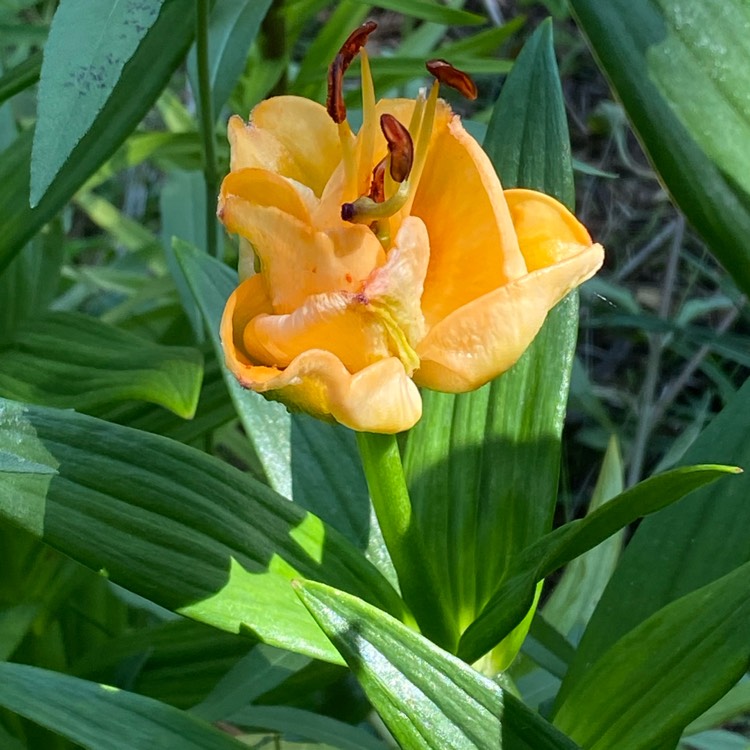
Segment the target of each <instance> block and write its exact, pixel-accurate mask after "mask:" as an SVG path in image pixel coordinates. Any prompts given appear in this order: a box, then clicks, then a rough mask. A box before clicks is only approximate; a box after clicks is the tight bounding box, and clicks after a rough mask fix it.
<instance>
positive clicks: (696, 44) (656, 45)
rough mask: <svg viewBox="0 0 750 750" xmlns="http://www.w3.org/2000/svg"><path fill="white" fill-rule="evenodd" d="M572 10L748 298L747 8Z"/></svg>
mask: <svg viewBox="0 0 750 750" xmlns="http://www.w3.org/2000/svg"><path fill="white" fill-rule="evenodd" d="M570 5H571V8H572V9H573V12H574V13H575V15H576V18H577V20H578V23H579V25H580V26H581V28H582V29H583V31H584V33H585V34H586V36H587V37H588V38H589V41H590V42H591V45H592V47H593V49H594V53H595V54H596V56H597V58H598V60H599V62H600V64H601V66H602V67H603V68H604V71H605V73H606V74H607V76H608V77H609V79H610V81H611V83H612V85H613V86H614V88H615V91H616V92H617V94H618V96H619V98H620V100H621V101H622V103H623V104H624V106H625V109H626V111H627V113H628V116H629V117H630V119H631V121H632V123H633V126H634V128H635V130H636V132H637V133H638V135H639V137H640V140H641V142H642V143H643V145H644V146H645V148H646V150H647V152H648V154H649V157H650V158H651V160H652V162H653V163H654V166H655V167H656V169H657V170H658V172H659V174H660V176H661V178H662V180H663V181H664V183H665V184H666V186H667V188H668V190H669V191H670V193H671V194H672V196H673V197H674V199H675V202H676V203H677V205H678V206H679V207H680V208H681V209H682V210H683V211H684V212H685V215H686V216H687V217H688V219H689V220H690V221H691V222H692V223H693V224H694V225H695V227H696V229H698V231H699V232H701V234H702V235H703V237H704V238H705V239H706V241H707V242H708V244H709V245H710V246H711V248H712V250H713V251H714V253H715V254H716V256H717V257H718V258H719V260H720V261H721V262H722V263H723V264H724V265H725V266H726V268H727V270H728V271H729V272H730V273H731V274H732V275H733V276H734V279H735V281H736V282H737V284H738V285H739V286H740V287H741V288H742V289H744V291H745V292H746V293H747V292H749V291H750V241H749V240H748V238H749V237H750V182H748V176H747V175H748V172H747V160H748V153H750V151H748V145H749V144H750V108H749V107H748V103H747V100H746V98H745V97H744V94H743V92H745V91H747V88H748V86H749V85H750V66H749V65H748V39H750V36H749V35H748V31H749V30H750V11H749V10H748V7H747V4H746V3H745V2H744V0H727V2H723V3H720V4H716V5H714V4H707V3H695V2H692V1H691V0H658V2H654V0H635V1H633V0H610V1H609V2H599V0H571V3H570Z"/></svg>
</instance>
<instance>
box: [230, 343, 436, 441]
mask: <svg viewBox="0 0 750 750" xmlns="http://www.w3.org/2000/svg"><path fill="white" fill-rule="evenodd" d="M228 349H229V350H230V351H228ZM231 349H232V347H231V345H230V346H229V347H227V345H226V343H225V355H226V361H227V366H228V367H229V369H230V370H231V371H232V373H233V374H234V376H235V377H236V378H237V379H238V380H239V382H240V383H241V384H242V385H243V386H244V387H245V388H249V389H251V390H254V391H256V392H258V393H262V394H263V395H264V396H266V398H270V399H273V400H275V401H281V402H282V403H284V404H286V405H287V406H288V407H289V408H290V409H292V410H300V411H304V412H307V413H308V414H311V415H312V416H315V417H318V418H321V419H333V420H335V421H337V422H339V423H340V424H343V425H345V426H346V427H350V428H351V429H352V430H358V431H360V432H381V433H386V434H390V433H395V432H402V431H403V430H408V429H409V428H410V427H413V426H414V425H415V424H416V423H417V422H418V421H419V418H420V417H421V416H422V399H421V397H420V395H419V390H418V389H417V387H416V385H414V383H413V382H412V380H411V379H410V378H409V377H407V375H406V372H405V370H404V366H403V365H402V364H401V361H400V360H398V359H396V358H395V357H389V358H388V359H381V360H380V361H378V362H375V363H374V364H372V365H370V366H369V367H366V368H365V369H364V370H360V371H359V372H358V373H356V374H354V375H352V374H351V373H350V372H349V371H348V370H347V369H346V367H344V365H343V364H342V363H341V361H340V360H339V359H337V358H336V356H335V355H333V354H331V353H330V352H327V351H321V350H316V349H311V350H308V351H306V352H305V353H304V354H301V355H300V356H299V357H297V358H296V359H294V360H293V361H292V362H291V364H290V365H289V367H287V368H286V369H284V370H280V369H277V368H274V367H264V366H260V365H252V364H245V363H243V362H242V361H241V359H240V358H239V357H237V356H236V355H235V354H233V353H232V352H231Z"/></svg>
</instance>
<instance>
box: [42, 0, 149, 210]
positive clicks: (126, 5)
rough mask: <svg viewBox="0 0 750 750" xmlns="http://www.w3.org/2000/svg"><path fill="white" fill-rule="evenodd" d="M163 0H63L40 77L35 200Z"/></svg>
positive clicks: (110, 89)
mask: <svg viewBox="0 0 750 750" xmlns="http://www.w3.org/2000/svg"><path fill="white" fill-rule="evenodd" d="M162 3H163V0H145V1H144V2H139V3H132V2H128V0H113V1H112V2H109V3H95V4H94V5H91V4H90V3H87V2H86V0H62V1H61V2H60V4H59V6H58V7H57V10H56V11H55V15H54V18H53V19H52V25H51V27H50V32H49V37H48V38H47V43H46V44H45V46H44V61H43V62H42V72H41V78H40V81H39V104H38V107H37V123H36V129H35V131H34V145H33V148H32V151H31V194H30V198H29V201H30V203H31V205H32V206H36V205H37V203H39V200H40V199H41V197H42V196H43V195H44V192H45V190H46V189H47V188H48V187H49V186H50V184H51V183H52V180H53V179H54V178H55V175H57V173H58V172H59V171H60V169H61V167H62V166H63V164H65V162H66V161H67V159H68V158H69V157H70V155H71V153H72V151H73V149H74V148H75V147H76V145H77V144H78V142H79V141H80V140H81V139H82V138H83V136H84V135H85V134H86V133H87V132H88V131H89V129H90V128H91V126H92V125H93V124H94V121H95V120H96V118H97V116H98V115H99V113H100V112H101V110H102V108H103V107H104V105H105V104H106V103H107V100H108V99H109V97H110V96H111V95H112V93H113V91H114V88H115V86H116V85H117V82H118V81H119V80H120V76H121V75H122V73H123V68H124V67H125V65H126V64H127V62H128V61H129V60H130V59H131V58H132V57H133V55H134V54H135V53H136V51H137V50H138V47H139V45H140V44H141V43H142V41H143V38H144V36H145V35H146V33H147V32H148V30H149V29H150V28H151V27H152V26H153V24H154V22H155V21H156V19H157V18H158V16H159V11H160V10H161V6H162Z"/></svg>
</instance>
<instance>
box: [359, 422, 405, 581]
mask: <svg viewBox="0 0 750 750" xmlns="http://www.w3.org/2000/svg"><path fill="white" fill-rule="evenodd" d="M357 445H358V447H359V453H360V456H361V457H362V466H363V468H364V470H365V478H366V479H367V487H368V488H369V490H370V497H371V498H372V504H373V506H374V507H375V513H376V515H377V517H378V522H379V523H380V530H381V531H382V532H383V539H384V540H385V543H386V546H387V547H388V551H389V552H390V553H391V559H392V560H393V564H394V566H395V568H396V572H397V573H398V574H399V579H402V577H403V576H404V575H405V574H406V572H407V571H408V569H409V557H410V555H409V551H408V550H409V547H408V536H409V527H410V525H411V502H410V500H409V491H408V489H407V487H406V479H405V478H404V468H403V466H402V465H401V454H400V453H399V450H398V444H397V442H396V436H395V435H376V434H374V433H371V432H358V433H357ZM402 585H403V580H402Z"/></svg>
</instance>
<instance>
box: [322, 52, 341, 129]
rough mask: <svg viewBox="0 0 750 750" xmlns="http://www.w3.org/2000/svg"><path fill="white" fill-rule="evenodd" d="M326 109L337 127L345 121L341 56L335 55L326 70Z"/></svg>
mask: <svg viewBox="0 0 750 750" xmlns="http://www.w3.org/2000/svg"><path fill="white" fill-rule="evenodd" d="M326 109H327V110H328V114H329V115H330V116H331V119H332V120H333V121H334V122H335V123H336V124H337V125H338V124H339V123H342V122H344V120H346V105H345V104H344V64H343V58H342V57H341V55H340V54H339V55H336V58H335V59H334V61H333V62H332V63H331V64H330V66H329V68H328V94H327V96H326Z"/></svg>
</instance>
